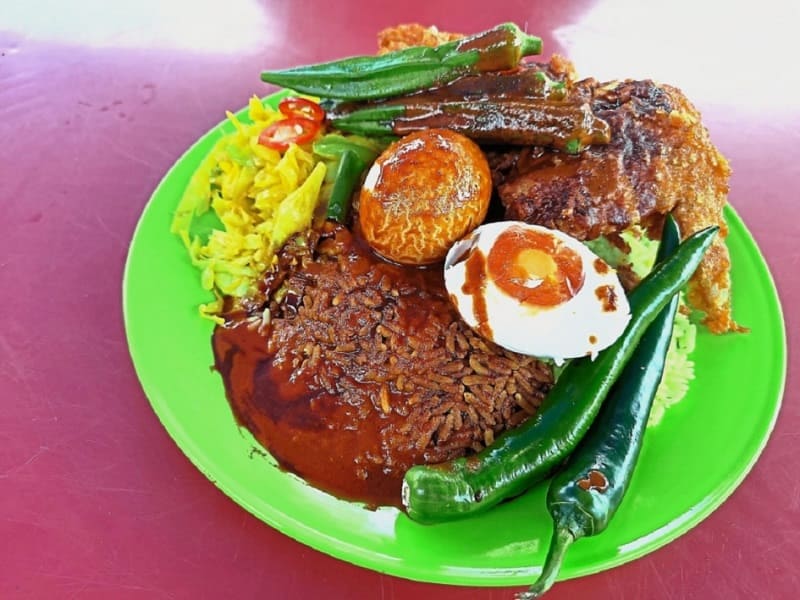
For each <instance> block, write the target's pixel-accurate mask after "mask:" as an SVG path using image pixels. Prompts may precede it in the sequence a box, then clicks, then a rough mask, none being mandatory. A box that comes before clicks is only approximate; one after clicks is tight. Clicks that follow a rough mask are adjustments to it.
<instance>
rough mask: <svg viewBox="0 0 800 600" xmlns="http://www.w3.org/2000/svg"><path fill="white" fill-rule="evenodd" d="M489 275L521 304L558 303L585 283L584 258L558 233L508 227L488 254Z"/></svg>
mask: <svg viewBox="0 0 800 600" xmlns="http://www.w3.org/2000/svg"><path fill="white" fill-rule="evenodd" d="M487 270H488V273H489V277H490V278H491V279H492V280H493V281H494V283H495V285H496V286H497V287H498V288H500V289H501V290H502V291H503V292H505V293H506V294H508V295H509V296H511V297H512V298H516V299H517V300H519V301H520V303H522V304H526V305H530V306H534V307H548V306H557V305H559V304H562V303H564V302H566V301H567V300H569V299H570V298H572V297H574V296H575V294H577V293H578V292H579V291H580V289H581V287H582V286H583V279H584V273H583V261H582V260H581V257H580V256H579V255H578V254H577V253H576V252H575V251H574V250H572V249H571V248H569V247H567V246H566V245H565V244H564V243H562V242H561V241H560V240H559V239H558V238H557V237H555V236H552V235H548V234H545V233H541V232H538V231H532V230H530V229H524V228H522V227H509V228H508V229H507V230H505V231H504V232H503V233H501V234H500V235H499V236H498V237H497V239H496V240H495V242H494V245H493V246H492V249H491V250H490V251H489V256H488V257H487Z"/></svg>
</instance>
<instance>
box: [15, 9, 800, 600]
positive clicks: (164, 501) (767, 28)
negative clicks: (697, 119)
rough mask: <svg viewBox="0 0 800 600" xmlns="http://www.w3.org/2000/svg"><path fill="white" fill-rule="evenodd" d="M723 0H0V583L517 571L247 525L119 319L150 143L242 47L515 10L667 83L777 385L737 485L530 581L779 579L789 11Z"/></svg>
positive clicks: (216, 594)
mask: <svg viewBox="0 0 800 600" xmlns="http://www.w3.org/2000/svg"><path fill="white" fill-rule="evenodd" d="M737 6H738V8H734V7H732V6H727V7H726V6H725V5H724V4H720V3H708V4H705V5H704V3H701V2H698V1H696V0H676V1H675V2H669V3H658V4H657V5H649V4H648V5H647V6H645V3H637V2H634V1H632V0H631V1H630V2H608V3H603V2H596V3H593V2H588V1H585V2H584V1H579V2H532V1H529V2H516V1H511V2H505V3H502V4H498V5H496V6H493V7H488V6H487V5H486V4H485V3H479V2H472V1H467V0H462V1H461V2H457V3H455V2H451V3H436V2H430V1H417V0H408V1H406V2H395V3H392V4H386V5H383V4H381V3H374V4H366V3H362V2H357V1H355V0H342V1H339V2H328V3H312V2H308V1H294V2H281V1H277V0H276V1H272V2H267V1H262V2H256V1H255V0H227V1H225V2H213V1H212V0H202V1H201V0H194V1H188V0H186V1H175V2H160V1H158V0H138V1H134V0H125V1H124V2H115V3H104V2H101V1H100V0H75V1H73V2H71V3H70V7H67V6H66V3H61V4H60V5H59V4H58V3H53V2H46V1H44V0H26V1H25V2H16V3H15V2H4V3H3V4H2V7H0V52H1V53H0V174H1V175H2V177H0V181H2V186H1V187H0V199H2V202H0V289H2V303H0V307H1V308H0V398H2V410H0V598H37V599H38V598H48V599H49V598H120V599H133V598H255V597H266V598H354V599H358V598H383V599H391V598H398V599H399V598H423V597H435V598H441V599H448V598H451V599H456V598H496V599H500V598H511V597H512V595H513V591H515V590H516V589H520V588H514V589H509V588H506V589H498V588H466V587H464V588H460V587H452V586H442V585H433V584H425V583H418V582H413V581H407V580H403V579H399V578H395V577H392V576H388V575H383V574H379V573H376V572H372V571H368V570H365V569H361V568H359V567H355V566H352V565H350V564H348V563H346V562H342V561H340V560H337V559H334V558H331V557H329V556H327V555H324V554H321V553H318V552H316V551H314V550H311V549H309V548H307V547H305V546H303V545H301V544H299V543H297V542H295V541H294V540H292V539H290V538H288V537H285V536H283V535H282V534H280V533H278V532H277V531H275V530H273V529H271V528H270V527H268V526H267V525H265V524H263V523H262V522H260V521H259V520H257V519H256V518H255V517H253V516H251V515H250V514H249V513H247V512H245V511H244V510H243V509H241V508H240V507H239V506H238V505H237V504H235V503H234V502H233V501H231V500H230V499H228V498H227V497H226V496H225V495H224V494H223V493H222V492H220V491H219V490H218V489H217V488H216V487H215V486H214V485H212V484H211V483H210V482H209V481H208V480H206V479H205V477H204V476H203V475H202V474H201V473H200V472H199V471H198V470H196V469H195V468H194V467H193V466H192V465H191V464H190V462H189V461H188V460H187V459H186V458H185V457H184V455H183V454H182V453H181V452H180V450H179V449H178V448H177V446H176V445H175V444H174V443H173V441H172V440H171V439H170V438H169V436H168V435H167V433H166V431H165V430H164V428H163V427H162V426H161V424H160V423H159V421H158V419H157V418H156V416H155V414H154V413H153V411H152V410H151V408H150V405H149V403H148V401H147V399H146V397H145V395H144V393H143V392H142V389H141V387H140V385H139V382H138V380H137V378H136V375H135V373H134V370H133V366H132V364H131V360H130V358H129V355H128V349H127V345H126V341H125V332H124V328H123V322H122V308H121V307H122V302H121V287H122V271H123V265H124V262H125V257H126V253H127V249H128V244H129V241H130V239H131V235H132V233H133V229H134V226H135V224H136V221H137V219H138V217H139V215H140V213H141V211H142V209H143V208H144V206H145V203H146V202H147V200H148V198H149V196H150V194H151V192H152V191H153V190H154V188H155V186H156V184H157V183H158V181H159V180H160V179H161V177H162V176H163V175H164V174H165V172H166V171H167V169H168V168H169V167H170V165H172V163H173V162H174V161H175V160H176V159H177V158H178V157H179V156H180V155H181V153H182V152H183V151H184V150H185V149H186V148H187V147H188V146H189V145H190V144H191V143H192V142H193V141H194V140H195V139H196V138H197V137H199V136H200V135H201V134H203V133H204V132H205V131H206V130H208V129H209V128H210V127H211V126H213V125H214V124H216V123H217V122H218V121H220V120H221V119H222V118H223V116H224V111H225V110H226V109H238V108H240V107H241V106H243V105H244V104H245V103H246V101H247V98H248V97H249V96H250V95H251V94H253V93H257V94H261V95H263V94H266V93H268V92H269V91H271V89H270V88H268V87H267V86H265V85H263V84H262V83H261V82H260V80H259V77H258V74H259V72H260V70H261V69H262V68H264V67H280V66H288V65H293V64H300V63H308V62H313V61H318V60H325V59H332V58H336V57H341V56H345V55H352V54H357V53H361V54H364V53H371V52H373V51H374V48H375V34H376V32H377V31H378V30H380V29H381V28H383V27H386V26H390V25H393V24H397V23H404V22H413V21H416V22H421V23H423V24H426V25H428V24H437V25H438V26H439V27H440V28H441V29H445V30H450V31H462V32H472V31H477V30H480V29H484V28H486V27H489V26H492V25H494V24H496V23H499V22H503V21H515V22H517V23H519V24H520V25H521V26H524V27H527V29H528V30H529V31H531V32H534V33H537V34H539V35H541V36H542V37H543V39H544V43H545V56H547V55H549V54H550V53H551V52H560V53H563V54H566V55H568V56H570V57H571V58H573V59H574V60H575V62H576V65H577V68H578V70H579V72H580V73H581V74H583V75H589V74H591V75H595V76H597V77H598V78H601V79H610V78H615V77H625V76H632V77H640V78H643V77H648V76H649V77H652V78H654V79H657V80H660V81H665V82H670V83H673V84H675V85H677V86H679V87H681V88H682V89H683V90H684V91H685V92H686V93H687V94H688V95H689V97H690V98H691V99H692V100H693V101H694V102H695V103H696V104H697V106H698V107H699V108H700V110H701V111H702V113H703V115H704V121H705V123H706V125H707V126H708V128H709V130H710V131H711V135H712V139H713V140H714V141H715V142H716V144H717V145H718V146H719V147H720V148H721V150H722V152H723V153H724V154H725V155H727V156H728V157H730V159H731V163H732V165H733V169H734V174H733V177H732V179H731V190H730V201H731V203H732V204H733V205H734V207H735V208H736V210H737V211H738V212H739V213H740V214H741V216H742V217H743V219H744V221H745V222H746V224H747V225H748V227H749V229H750V230H751V231H752V233H753V235H754V237H755V238H756V240H757V242H758V244H759V245H760V247H761V250H762V251H763V253H764V255H765V257H766V259H767V262H768V263H769V265H770V268H771V270H772V272H773V274H774V277H775V279H776V281H777V286H778V289H779V293H780V295H781V299H782V303H783V307H784V310H785V319H786V327H787V332H788V339H789V345H790V365H789V374H788V380H787V384H786V393H785V396H784V402H783V407H782V410H781V414H780V416H779V418H778V421H777V425H776V427H775V430H774V433H773V435H772V437H771V439H770V441H769V443H768V444H767V447H766V449H765V450H764V452H763V455H762V456H761V458H760V460H759V461H758V463H757V464H756V466H755V468H754V469H753V471H752V472H751V474H750V475H749V476H748V477H747V478H746V479H745V481H744V483H743V484H742V485H741V487H740V488H739V489H738V490H737V491H736V492H735V493H734V494H733V495H732V496H731V498H730V499H729V500H728V501H726V502H725V503H724V504H723V505H722V506H721V507H720V508H719V509H718V510H717V511H716V512H714V513H713V514H712V515H711V516H710V517H709V518H708V519H706V520H705V521H703V522H702V523H701V524H700V525H699V526H698V527H696V528H695V529H693V530H692V531H690V532H689V533H688V534H686V535H684V536H682V537H681V538H679V539H678V540H676V541H675V542H673V543H671V544H669V545H667V546H666V547H664V548H662V549H660V550H658V551H656V552H654V553H652V554H650V555H648V556H645V557H644V558H641V559H639V560H636V561H634V562H632V563H629V564H627V565H624V566H622V567H619V568H615V569H612V570H610V571H606V572H603V573H600V574H597V575H594V576H590V577H584V578H580V579H577V580H571V581H568V582H564V583H561V584H558V585H557V586H556V587H555V588H554V590H553V591H552V592H551V594H550V595H549V597H550V598H552V599H553V600H558V599H559V598H566V599H573V598H619V599H621V598H648V599H676V598H698V599H704V600H705V599H713V598H726V599H727V598H749V597H757V598H797V597H799V596H800V591H798V590H800V577H799V576H798V572H799V571H800V570H799V569H798V567H797V562H796V561H797V556H800V469H799V468H798V467H800V453H798V451H797V446H798V441H800V406H799V404H800V403H799V402H798V401H799V400H800V397H799V396H800V394H798V391H797V389H796V385H795V384H796V383H797V378H798V375H800V373H798V364H797V362H796V361H794V362H792V360H791V359H792V350H794V349H796V348H797V344H798V342H799V341H800V340H799V339H798V320H797V312H796V309H795V307H796V305H797V304H798V303H800V281H799V280H798V275H797V271H798V268H799V267H800V250H799V248H800V247H799V246H798V244H797V241H796V237H795V236H796V235H797V232H798V222H800V201H798V192H797V186H798V183H800V178H799V177H798V173H799V172H800V152H799V151H798V146H800V108H799V107H800V103H798V100H797V98H798V95H797V92H798V91H800V85H798V78H797V75H796V72H797V68H796V65H795V42H794V40H795V38H796V27H797V23H798V14H797V13H798V9H797V8H795V4H794V3H793V2H790V1H787V2H785V3H783V4H779V3H776V2H771V1H764V2H749V3H738V4H737ZM744 285H746V282H745V283H744ZM164 300H165V302H168V301H169V299H168V298H165V299H164ZM747 376H752V377H757V376H758V374H757V373H750V374H747ZM742 418H747V416H746V415H743V416H742Z"/></svg>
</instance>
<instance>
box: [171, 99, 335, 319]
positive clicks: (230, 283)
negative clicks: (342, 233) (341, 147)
mask: <svg viewBox="0 0 800 600" xmlns="http://www.w3.org/2000/svg"><path fill="white" fill-rule="evenodd" d="M248 114H249V117H250V119H251V120H252V123H246V122H242V121H240V120H239V119H237V118H236V116H235V115H233V114H232V113H230V112H229V113H227V115H228V118H229V119H230V120H231V122H232V123H233V125H234V127H235V129H236V131H235V132H233V133H230V134H227V135H224V136H223V137H221V138H220V140H219V141H218V142H217V143H216V144H215V146H214V148H213V149H212V150H211V152H210V153H209V154H208V156H207V157H206V159H205V160H204V161H203V163H202V164H201V165H200V168H199V169H198V170H197V171H196V172H195V174H194V176H193V177H192V179H191V181H190V182H189V185H188V186H187V188H186V191H185V192H184V195H183V197H182V198H181V200H180V203H179V204H178V207H177V210H176V212H175V216H174V219H173V222H172V227H171V230H172V232H173V233H175V234H178V235H180V236H181V238H182V239H183V242H184V244H185V245H186V248H187V250H188V251H189V256H190V257H191V260H192V263H193V264H194V265H195V266H197V267H198V268H199V269H200V271H201V275H200V280H201V283H202V285H203V288H205V289H207V290H210V291H211V292H213V293H214V296H215V300H214V301H212V302H210V303H208V304H204V305H202V306H201V307H200V312H201V314H202V315H203V316H206V317H210V318H213V319H215V320H220V319H219V317H218V316H217V315H218V313H219V311H220V310H221V309H222V297H223V296H234V297H237V298H241V297H243V296H246V295H247V294H248V293H250V292H251V291H252V290H253V288H254V285H255V284H256V282H257V281H258V279H259V277H261V276H262V275H263V274H264V273H265V272H266V270H267V269H268V268H269V267H270V265H271V264H272V261H273V260H274V258H275V253H276V252H277V251H278V250H279V249H280V248H281V246H282V245H283V244H284V242H286V240H287V239H289V237H291V236H292V235H294V234H295V233H299V232H301V231H304V230H305V229H307V228H308V227H310V225H311V221H312V218H313V215H314V211H315V209H316V206H317V203H318V201H319V192H320V187H321V186H322V183H323V180H324V179H325V165H324V164H323V163H321V162H318V161H317V160H316V159H315V158H314V156H313V154H312V152H311V147H310V145H309V146H308V147H306V148H304V147H301V146H298V145H297V144H292V145H291V146H290V147H289V149H288V150H286V152H284V153H283V154H281V153H280V152H278V151H277V150H273V149H271V148H267V147H265V146H263V145H261V144H259V143H258V136H259V134H260V133H261V131H263V130H264V128H265V127H267V126H268V125H270V124H271V123H273V122H274V121H277V120H279V119H282V118H284V116H283V115H282V114H281V113H280V112H278V111H276V110H274V109H272V108H270V107H268V106H264V105H263V104H262V102H261V100H259V99H258V98H256V97H253V98H251V99H250V103H249V107H248ZM209 209H210V210H211V211H212V212H213V215H215V216H216V218H217V219H218V221H219V222H218V223H216V224H215V225H214V227H212V228H211V229H210V231H207V232H205V233H203V232H199V233H197V232H195V230H194V226H195V225H197V221H198V218H199V217H202V216H204V215H206V216H208V215H207V213H208V211H209Z"/></svg>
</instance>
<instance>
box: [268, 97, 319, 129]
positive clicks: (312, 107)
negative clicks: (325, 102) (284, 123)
mask: <svg viewBox="0 0 800 600" xmlns="http://www.w3.org/2000/svg"><path fill="white" fill-rule="evenodd" d="M278 110H279V111H280V112H281V113H283V114H284V115H286V116H287V117H303V118H304V119H311V120H312V121H316V122H317V123H322V122H323V121H324V120H325V111H324V110H322V107H321V106H320V105H319V104H317V103H316V102H314V101H312V100H308V99H307V98H295V97H294V96H289V97H288V98H284V99H283V100H281V102H280V104H278Z"/></svg>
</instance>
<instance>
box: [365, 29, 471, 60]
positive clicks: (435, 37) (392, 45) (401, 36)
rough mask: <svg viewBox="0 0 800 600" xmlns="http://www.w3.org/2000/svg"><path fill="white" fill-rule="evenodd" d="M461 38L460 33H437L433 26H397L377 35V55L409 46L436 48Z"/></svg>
mask: <svg viewBox="0 0 800 600" xmlns="http://www.w3.org/2000/svg"><path fill="white" fill-rule="evenodd" d="M462 37H464V36H463V35H461V34H460V33H448V32H446V31H439V30H438V29H437V28H436V27H435V26H434V27H424V26H423V25H420V24H418V23H408V24H404V25H397V26H395V27H389V28H387V29H384V30H383V31H381V32H379V33H378V54H386V53H387V52H393V51H395V50H402V49H404V48H410V47H411V46H431V47H433V46H438V45H439V44H444V43H445V42H449V41H451V40H457V39H459V38H462Z"/></svg>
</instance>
